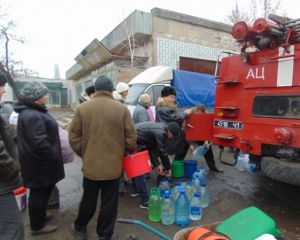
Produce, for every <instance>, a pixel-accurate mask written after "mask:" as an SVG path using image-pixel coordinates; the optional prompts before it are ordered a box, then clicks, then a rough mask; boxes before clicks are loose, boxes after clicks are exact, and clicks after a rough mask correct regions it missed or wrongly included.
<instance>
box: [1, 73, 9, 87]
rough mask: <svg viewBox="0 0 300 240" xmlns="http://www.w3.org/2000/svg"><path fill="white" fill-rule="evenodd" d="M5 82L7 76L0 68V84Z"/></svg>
mask: <svg viewBox="0 0 300 240" xmlns="http://www.w3.org/2000/svg"><path fill="white" fill-rule="evenodd" d="M6 83H7V77H6V76H5V74H4V73H3V72H2V71H1V70H0V86H3V85H4V84H6Z"/></svg>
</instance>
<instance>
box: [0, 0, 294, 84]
mask: <svg viewBox="0 0 300 240" xmlns="http://www.w3.org/2000/svg"><path fill="white" fill-rule="evenodd" d="M2 1H4V2H9V4H10V5H11V7H10V9H9V12H8V13H9V15H10V16H11V18H12V19H13V20H15V21H17V22H18V26H17V28H16V29H17V30H16V33H17V35H18V36H23V37H25V39H26V40H27V42H26V43H25V44H23V45H20V44H17V45H16V44H14V45H13V46H12V47H13V48H14V49H15V52H14V55H15V57H14V58H15V59H18V60H23V62H24V66H25V67H28V68H30V69H32V70H35V71H36V72H38V73H39V76H40V77H44V78H54V65H55V64H58V65H59V68H60V76H61V77H62V78H65V73H66V71H67V70H68V69H69V68H71V67H72V66H73V65H74V64H75V63H76V62H75V60H74V58H75V57H76V56H77V55H78V54H79V53H80V52H81V51H82V50H83V49H84V48H85V47H86V46H87V45H88V44H89V43H90V42H91V41H92V40H93V39H95V38H97V39H98V40H100V41H101V40H102V39H103V38H104V37H105V36H106V35H107V34H108V33H110V32H111V31H112V30H113V29H114V28H115V27H116V26H117V25H118V24H119V23H120V22H121V21H122V19H124V18H125V17H127V16H128V15H129V14H130V13H132V12H133V11H134V10H141V11H145V12H150V11H151V9H153V8H155V7H158V8H163V9H167V10H171V11H176V12H179V13H183V14H188V15H192V16H196V17H201V18H206V19H209V20H214V21H220V22H221V21H223V20H224V18H225V16H227V15H228V14H229V12H230V10H231V9H232V7H233V6H234V5H235V0H226V1H225V0H210V1H203V0H109V1H104V0H84V1H83V0H51V1H48V0H13V1H11V0H2ZM238 2H239V6H241V7H244V8H247V7H248V6H249V5H247V4H249V2H250V0H243V1H238ZM281 2H282V3H283V4H282V5H283V9H284V10H286V12H287V14H288V16H289V17H290V18H300V13H299V14H298V13H296V11H298V12H299V10H298V8H297V7H295V1H294V0H282V1H281ZM241 4H244V5H241ZM297 14H298V15H297Z"/></svg>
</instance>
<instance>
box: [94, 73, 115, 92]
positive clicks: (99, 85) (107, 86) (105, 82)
mask: <svg viewBox="0 0 300 240" xmlns="http://www.w3.org/2000/svg"><path fill="white" fill-rule="evenodd" d="M101 90H104V91H107V92H113V91H114V84H113V83H112V81H111V80H110V79H109V78H108V77H105V76H104V75H101V76H99V77H98V78H97V79H96V81H95V91H96V92H97V91H101Z"/></svg>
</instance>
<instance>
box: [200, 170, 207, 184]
mask: <svg viewBox="0 0 300 240" xmlns="http://www.w3.org/2000/svg"><path fill="white" fill-rule="evenodd" d="M200 174H201V176H202V181H201V183H205V184H206V183H207V172H206V170H205V168H204V167H200Z"/></svg>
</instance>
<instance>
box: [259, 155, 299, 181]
mask: <svg viewBox="0 0 300 240" xmlns="http://www.w3.org/2000/svg"><path fill="white" fill-rule="evenodd" d="M261 170H262V172H263V173H264V174H266V175H267V176H268V177H270V178H272V179H275V180H277V181H280V182H284V183H288V184H292V185H296V186H300V174H299V173H300V164H299V163H296V162H289V161H285V160H280V159H278V158H275V157H262V159H261Z"/></svg>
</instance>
